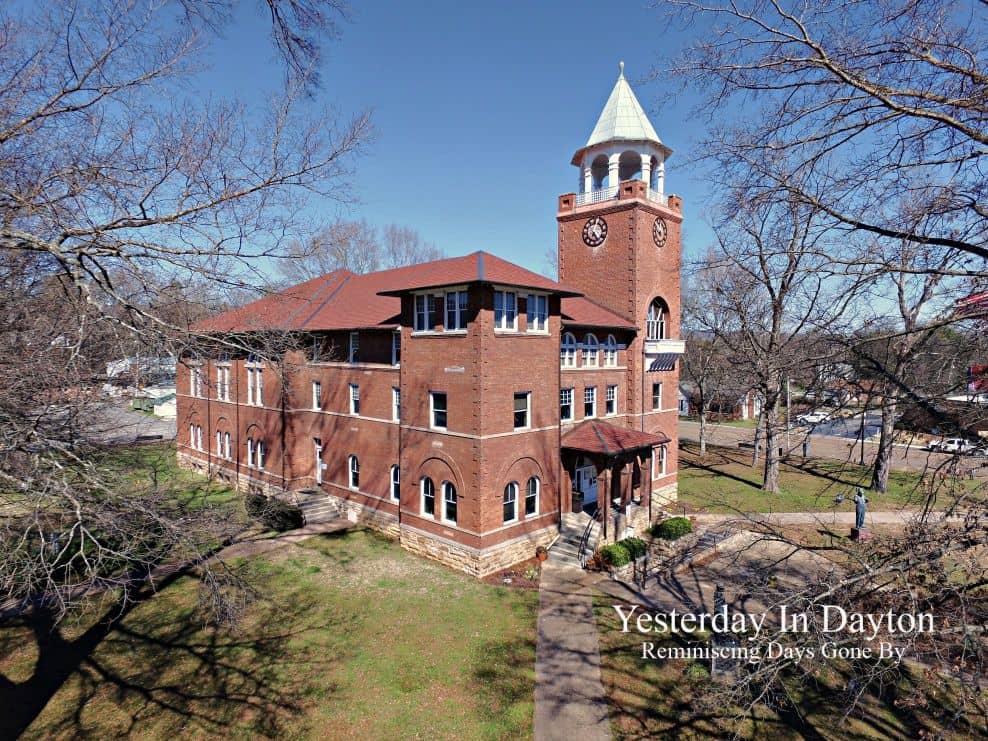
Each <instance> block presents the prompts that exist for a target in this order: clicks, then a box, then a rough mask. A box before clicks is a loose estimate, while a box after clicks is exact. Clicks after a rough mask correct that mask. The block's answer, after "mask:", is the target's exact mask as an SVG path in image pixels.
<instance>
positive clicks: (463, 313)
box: [444, 291, 468, 332]
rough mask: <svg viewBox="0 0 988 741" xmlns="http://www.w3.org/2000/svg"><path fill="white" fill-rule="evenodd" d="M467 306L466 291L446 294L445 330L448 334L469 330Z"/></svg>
mask: <svg viewBox="0 0 988 741" xmlns="http://www.w3.org/2000/svg"><path fill="white" fill-rule="evenodd" d="M467 304H468V295H467V292H466V291H448V292H447V293H446V323H445V325H444V328H445V330H446V331H447V332H458V331H462V330H465V329H466V328H467Z"/></svg>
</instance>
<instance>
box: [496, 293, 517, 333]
mask: <svg viewBox="0 0 988 741" xmlns="http://www.w3.org/2000/svg"><path fill="white" fill-rule="evenodd" d="M509 297H510V299H511V300H510V302H509V301H508V298H509ZM509 303H510V309H509V308H508V304H509ZM498 304H500V308H499V307H498ZM498 312H500V313H501V316H500V318H499V317H498ZM509 317H510V318H511V322H510V323H509V322H508V318H509ZM494 331H495V332H517V331H518V294H517V292H515V291H509V290H507V289H498V290H495V291H494Z"/></svg>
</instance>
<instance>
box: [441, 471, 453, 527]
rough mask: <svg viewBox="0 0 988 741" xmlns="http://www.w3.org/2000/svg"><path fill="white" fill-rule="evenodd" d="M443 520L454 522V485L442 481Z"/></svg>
mask: <svg viewBox="0 0 988 741" xmlns="http://www.w3.org/2000/svg"><path fill="white" fill-rule="evenodd" d="M443 520H445V521H446V522H451V523H453V524H454V525H455V524H456V487H455V486H453V484H452V483H450V482H449V481H443Z"/></svg>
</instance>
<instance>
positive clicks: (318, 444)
mask: <svg viewBox="0 0 988 741" xmlns="http://www.w3.org/2000/svg"><path fill="white" fill-rule="evenodd" d="M312 443H313V447H314V448H315V451H314V452H315V454H316V483H317V484H321V483H322V472H323V471H324V470H325V469H326V464H325V463H323V462H322V440H320V439H319V438H318V437H316V438H313V439H312Z"/></svg>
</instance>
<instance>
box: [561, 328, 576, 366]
mask: <svg viewBox="0 0 988 741" xmlns="http://www.w3.org/2000/svg"><path fill="white" fill-rule="evenodd" d="M559 365H560V366H562V367H563V368H575V367H576V337H575V336H574V335H573V333H572V332H567V333H566V334H564V335H563V343H562V345H560V348H559Z"/></svg>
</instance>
